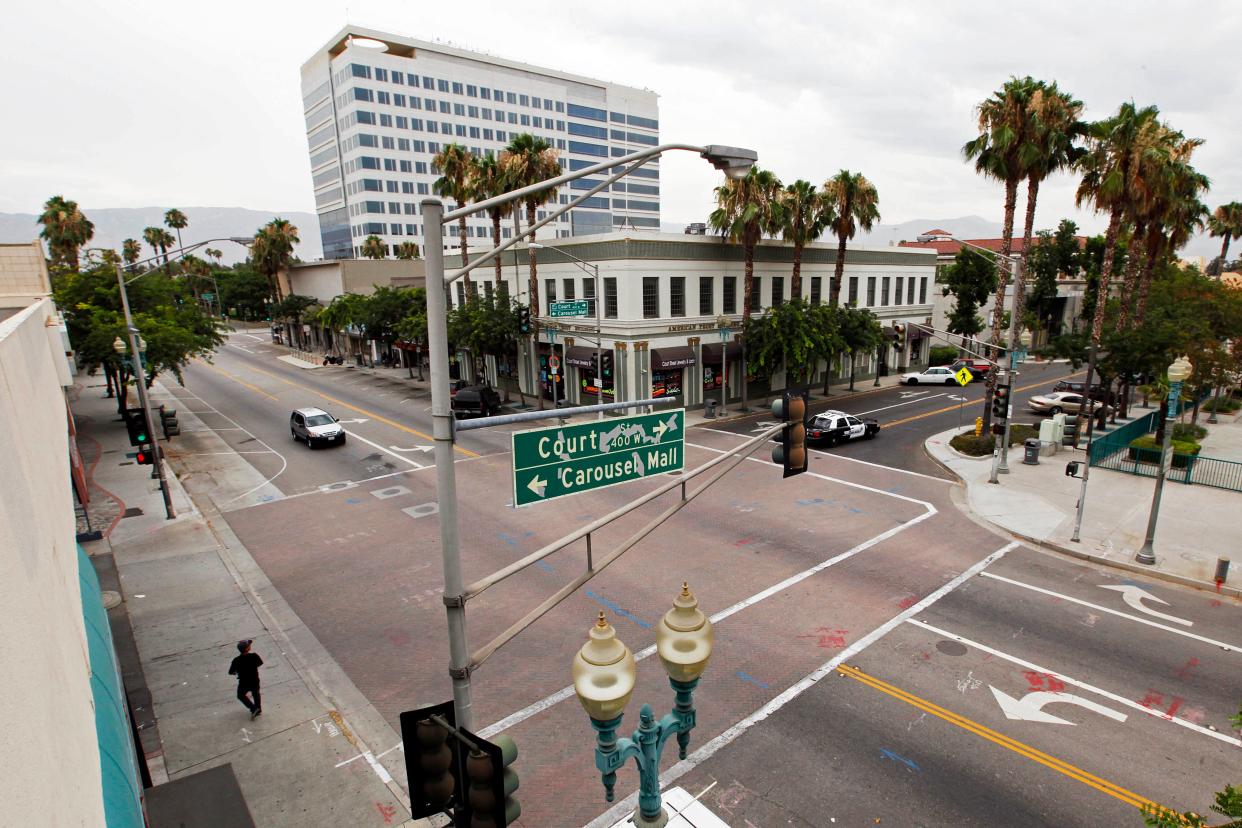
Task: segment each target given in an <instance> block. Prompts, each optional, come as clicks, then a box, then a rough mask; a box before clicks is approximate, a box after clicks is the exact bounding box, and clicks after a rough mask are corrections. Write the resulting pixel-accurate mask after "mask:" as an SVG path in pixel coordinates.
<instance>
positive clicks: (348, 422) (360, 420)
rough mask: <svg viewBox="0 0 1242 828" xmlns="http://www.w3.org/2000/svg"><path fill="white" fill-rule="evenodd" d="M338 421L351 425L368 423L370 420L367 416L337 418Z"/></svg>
mask: <svg viewBox="0 0 1242 828" xmlns="http://www.w3.org/2000/svg"><path fill="white" fill-rule="evenodd" d="M337 422H338V423H340V424H341V425H351V424H353V423H366V422H370V421H369V420H367V419H366V418H365V417H360V418H358V419H356V420H337Z"/></svg>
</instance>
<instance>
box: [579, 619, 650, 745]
mask: <svg viewBox="0 0 1242 828" xmlns="http://www.w3.org/2000/svg"><path fill="white" fill-rule="evenodd" d="M573 677H574V692H575V693H576V694H577V695H578V701H580V702H582V706H583V708H585V709H586V712H587V715H588V716H590V717H591V718H592V719H594V720H596V721H599V722H606V721H610V720H612V719H615V718H617V717H618V716H620V715H621V713H622V712H623V711H624V710H625V706H626V705H627V704H629V701H630V696H632V695H633V694H634V683H635V681H636V680H637V678H638V665H637V664H635V662H634V654H633V653H631V652H630V648H629V647H627V646H625V644H623V643H622V642H621V640H620V639H618V638H617V631H616V630H615V629H613V626H612V625H611V624H609V623H608V622H607V621H606V620H605V619H604V613H603V612H601V613H600V614H599V620H598V621H596V622H595V624H594V626H592V627H591V630H590V632H589V633H588V634H587V642H586V643H585V644H583V645H582V649H580V650H578V654H577V655H576V656H574V665H573Z"/></svg>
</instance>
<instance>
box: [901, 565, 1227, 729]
mask: <svg viewBox="0 0 1242 828" xmlns="http://www.w3.org/2000/svg"><path fill="white" fill-rule="evenodd" d="M983 574H985V575H986V574H987V573H986V572H985V573H983ZM906 623H907V624H913V625H914V626H916V627H919V628H921V629H924V630H927V631H929V632H933V633H935V634H936V635H939V636H942V637H944V638H951V639H953V640H954V641H960V642H961V643H962V644H965V645H967V646H970V647H974V648H975V649H976V650H981V651H983V652H985V653H988V654H990V655H993V656H995V657H996V658H1003V659H1004V660H1006V661H1009V662H1012V663H1014V664H1017V665H1018V666H1019V667H1025V668H1026V669H1028V670H1034V671H1035V672H1037V673H1044V674H1046V675H1049V676H1054V677H1056V678H1057V679H1059V680H1061V681H1063V682H1065V683H1066V684H1072V685H1074V686H1075V687H1081V688H1082V689H1083V690H1090V691H1091V692H1092V693H1096V694H1098V695H1100V696H1103V697H1104V698H1106V699H1109V700H1110V701H1114V702H1116V703H1117V704H1122V705H1125V706H1126V707H1130V708H1133V709H1134V710H1138V711H1140V712H1143V713H1146V714H1148V715H1149V716H1152V717H1154V718H1157V719H1164V720H1165V721H1167V722H1173V723H1174V724H1179V725H1181V726H1182V727H1185V728H1189V729H1190V730H1193V731H1195V732H1196V733H1202V734H1203V735H1204V736H1211V737H1212V738H1213V739H1219V740H1220V741H1222V742H1228V743H1229V744H1231V745H1237V746H1239V747H1242V739H1235V738H1234V737H1232V736H1230V735H1228V734H1225V733H1220V732H1218V731H1215V730H1209V729H1207V728H1206V727H1204V726H1202V725H1198V724H1195V723H1194V722H1192V721H1188V720H1186V719H1179V718H1177V717H1176V716H1170V715H1169V714H1168V713H1165V712H1163V711H1161V710H1156V709H1154V708H1151V707H1146V706H1144V705H1141V704H1139V703H1138V702H1136V701H1133V700H1132V699H1127V698H1126V697H1125V696H1119V695H1117V694H1116V693H1110V692H1109V691H1107V690H1103V689H1101V688H1099V687H1095V686H1093V685H1090V684H1087V683H1086V682H1085V681H1079V680H1078V679H1073V678H1070V677H1069V676H1067V675H1064V674H1062V673H1058V672H1057V671H1055V670H1049V669H1048V668H1047V667H1040V666H1039V665H1038V664H1035V663H1033V662H1030V661H1026V660H1025V659H1021V658H1018V657H1017V656H1013V655H1009V653H1003V652H1001V651H1000V650H997V649H996V648H994V647H989V646H987V645H986V644H980V643H979V642H977V641H971V640H970V639H969V638H965V637H963V636H960V635H958V634H957V633H952V632H949V631H948V630H944V629H941V628H940V627H936V626H933V625H931V624H928V623H927V622H926V621H920V620H919V619H917V618H910V619H908V620H907V621H906Z"/></svg>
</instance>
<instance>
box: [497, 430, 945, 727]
mask: <svg viewBox="0 0 1242 828" xmlns="http://www.w3.org/2000/svg"><path fill="white" fill-rule="evenodd" d="M711 450H712V451H716V450H717V449H711ZM752 459H754V458H752ZM758 462H763V461H758ZM767 465H768V466H771V467H772V468H775V466H774V465H773V464H771V463H768V464H767ZM808 474H812V475H814V476H815V477H820V478H823V479H824V480H832V481H833V482H837V483H843V484H845V485H847V486H858V487H860V488H864V489H870V487H868V486H863V485H862V484H860V483H850V482H849V481H846V480H833V478H831V477H824V475H820V474H815V473H814V472H808ZM871 491H875V490H874V489H871ZM880 494H883V495H885V496H887V497H896V498H900V499H902V500H910V501H912V502H914V503H918V504H919V505H920V506H922V507H923V508H924V509H925V510H926V511H924V512H923V514H921V515H917V516H915V517H913V518H911V519H910V520H907V521H906V522H905V523H902V524H899V525H897V526H894V527H893V528H891V529H888V530H886V531H884V532H881V533H880V534H878V535H876V536H875V537H873V538H870V539H868V540H865V541H863V542H862V543H860V544H858V545H857V546H853V547H851V548H849V549H847V550H845V551H844V552H842V553H840V554H839V555H834V556H832V557H831V558H828V559H827V560H824V561H821V562H819V563H817V564H815V565H814V566H812V567H811V568H809V569H804V570H802V571H801V572H798V573H796V574H794V575H790V576H789V577H788V578H786V579H785V580H783V581H780V582H779V583H776V584H773V585H772V586H770V587H767V588H766V589H763V590H760V591H759V592H756V593H755V594H754V595H752V596H750V597H749V598H744V599H742V600H741V601H738V602H737V603H736V604H733V605H732V606H729V607H725V608H724V609H722V610H720V611H719V612H717V613H715V614H714V615H711V616H710V618H711V622H712V623H713V624H715V623H717V622H719V621H722V620H724V619H725V618H728V617H729V616H730V615H734V614H735V613H738V612H741V611H742V610H744V609H746V608H747V607H749V606H753V605H754V604H757V603H759V602H760V601H763V600H764V599H766V598H771V597H772V596H773V595H775V594H777V593H778V592H781V591H783V590H786V589H788V588H789V587H791V586H793V585H795V584H797V583H800V582H801V581H805V580H806V579H807V578H810V577H811V576H812V575H815V574H816V573H819V572H822V571H823V570H825V569H827V568H828V567H830V566H835V565H837V564H839V563H841V562H842V561H845V560H849V559H850V558H852V557H854V556H855V555H857V554H858V553H860V552H863V551H865V550H867V549H870V548H871V547H873V546H875V545H876V544H877V543H882V542H883V541H886V540H888V539H889V538H891V537H893V536H894V535H896V534H897V533H899V532H903V531H905V530H906V529H909V528H910V527H911V526H914V525H915V524H917V523H922V522H923V521H925V520H927V519H928V518H930V517H932V516H933V515H935V514H937V509H936V507H935V506H933V505H931V504H930V503H928V502H926V501H923V500H914V499H913V498H909V497H905V496H904V495H897V494H893V493H892V492H880ZM653 653H655V645H654V644H653V645H651V646H648V647H646V648H645V649H642V650H640V651H638V652H637V653H635V654H634V658H635V660H638V661H641V660H642V659H644V658H647V657H648V656H650V655H652V654H653ZM573 695H574V688H573V685H570V686H569V687H563V688H561V689H560V690H558V691H556V692H555V693H553V694H551V695H550V696H546V697H544V698H542V699H540V700H539V701H537V702H535V703H533V704H530V705H528V706H526V707H523V708H522V709H521V710H518V711H516V712H514V713H511V714H509V715H508V716H506V717H504V718H503V719H501V720H500V721H498V722H495V723H494V724H491V725H488V726H487V727H485V728H483V729H482V730H480V731H479V735H480V736H482V737H483V738H484V739H490V738H491V737H492V736H494V735H496V734H497V733H500V732H502V731H504V730H507V729H508V728H510V727H513V726H514V725H517V724H520V723H521V722H524V721H526V720H527V719H529V718H530V717H531V716H534V715H536V714H538V713H541V712H543V711H544V710H547V709H548V708H549V707H552V706H553V705H555V704H558V703H560V702H562V701H564V700H565V699H568V698H570V697H572V696H573Z"/></svg>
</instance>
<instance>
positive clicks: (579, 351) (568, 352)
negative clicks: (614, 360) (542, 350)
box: [565, 345, 612, 368]
mask: <svg viewBox="0 0 1242 828" xmlns="http://www.w3.org/2000/svg"><path fill="white" fill-rule="evenodd" d="M611 357H612V348H604V349H603V350H601V351H600V358H601V359H603V361H604V364H605V366H607V365H609V364H610V359H611ZM565 364H566V365H577V366H578V367H579V368H592V367H594V365H595V349H594V348H588V347H585V346H582V345H570V346H569V347H568V348H566V349H565Z"/></svg>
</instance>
